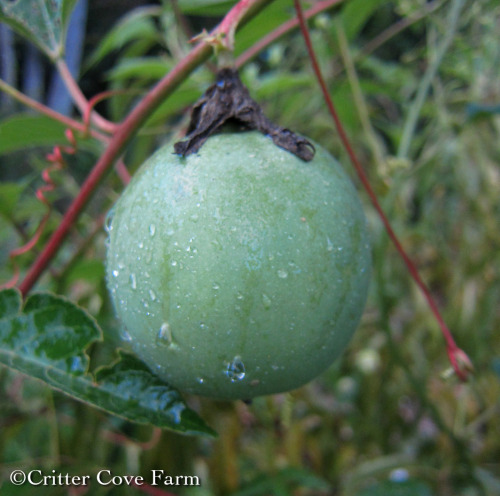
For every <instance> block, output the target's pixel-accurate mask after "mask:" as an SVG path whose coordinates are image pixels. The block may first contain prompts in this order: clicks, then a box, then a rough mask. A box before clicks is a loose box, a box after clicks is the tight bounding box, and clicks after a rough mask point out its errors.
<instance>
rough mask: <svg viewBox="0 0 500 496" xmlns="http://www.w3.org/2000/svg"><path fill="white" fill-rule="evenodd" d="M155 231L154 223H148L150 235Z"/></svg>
mask: <svg viewBox="0 0 500 496" xmlns="http://www.w3.org/2000/svg"><path fill="white" fill-rule="evenodd" d="M155 233H156V226H155V225H154V224H150V225H149V234H150V236H154V235H155Z"/></svg>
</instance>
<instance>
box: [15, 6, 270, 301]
mask: <svg viewBox="0 0 500 496" xmlns="http://www.w3.org/2000/svg"><path fill="white" fill-rule="evenodd" d="M271 1H272V0H241V1H240V2H238V4H236V5H235V6H234V7H233V8H232V9H231V10H230V11H229V13H228V14H227V16H226V18H225V19H224V21H223V25H222V28H220V27H219V28H216V30H215V31H214V34H215V33H222V32H224V31H227V30H229V29H232V27H231V26H233V25H239V26H241V25H242V24H243V23H244V22H246V21H247V20H250V18H251V17H253V16H254V15H256V14H257V13H258V12H259V11H260V10H262V9H263V8H264V7H265V6H266V5H268V4H269V3H271ZM227 18H229V19H227ZM211 53H212V49H211V47H210V46H209V45H207V44H206V43H199V44H198V45H196V47H195V48H193V50H192V51H191V52H190V53H189V54H188V55H187V56H186V57H185V58H184V59H183V60H181V61H180V62H179V64H177V66H176V67H175V68H174V69H173V70H172V71H171V72H169V73H168V74H167V75H166V76H165V77H164V78H163V79H162V80H160V81H159V82H158V83H157V84H156V86H154V87H153V88H152V89H151V91H149V92H148V93H147V94H146V95H145V97H144V98H143V99H142V100H141V101H140V102H139V103H138V104H137V106H136V107H135V108H134V109H133V110H132V111H131V112H130V114H129V115H128V116H127V117H126V118H125V120H124V121H123V122H122V123H121V124H118V125H117V127H116V130H115V133H114V135H113V137H112V138H111V140H110V142H109V145H108V147H107V148H106V150H105V151H104V153H103V154H102V155H101V157H100V158H99V160H98V161H97V163H96V164H95V165H94V167H93V169H92V171H91V172H90V174H89V175H88V176H87V179H86V180H85V182H84V183H83V185H82V187H81V189H80V191H79V193H78V195H77V196H76V198H75V199H74V200H73V203H72V204H71V205H70V207H69V209H68V210H67V212H66V214H65V215H64V217H63V219H62V221H61V223H60V224H59V226H58V228H57V229H56V230H55V231H54V233H53V234H52V236H51V237H50V239H49V240H48V242H47V244H46V245H45V246H44V249H43V250H42V252H41V253H40V255H39V256H38V257H37V258H36V260H35V262H34V263H33V265H32V266H31V267H30V268H29V269H28V272H27V274H26V276H25V278H24V280H23V281H22V282H21V284H20V286H19V289H20V291H21V293H22V294H23V295H26V294H27V293H28V292H29V291H30V289H31V288H32V287H33V286H34V284H35V283H36V282H37V281H38V279H39V277H40V276H41V275H42V274H43V272H44V271H45V269H46V268H47V266H48V264H49V263H50V261H51V260H52V258H54V256H55V255H56V253H57V252H58V250H59V248H60V246H61V244H62V242H63V241H64V239H65V238H66V236H67V235H68V233H69V231H70V229H71V227H72V226H73V225H74V223H75V221H76V219H77V218H78V216H79V215H80V213H81V211H82V210H83V208H84V207H85V205H86V204H87V202H88V201H89V199H90V197H91V196H92V194H93V193H94V191H95V189H96V188H97V186H98V184H99V183H100V182H101V180H102V178H103V177H104V175H105V174H106V173H107V172H108V171H109V170H110V168H111V167H112V165H113V162H114V161H115V160H116V159H117V158H118V156H119V155H120V153H121V152H122V150H123V149H124V148H125V145H126V144H127V142H128V141H129V140H130V138H131V137H132V136H133V135H134V134H135V133H136V132H137V130H138V129H139V127H140V126H141V125H142V124H143V123H144V122H145V121H146V119H147V118H148V117H149V116H150V115H151V114H152V113H153V112H154V110H155V109H156V108H157V107H158V105H159V103H160V102H162V101H163V100H164V99H165V98H166V97H167V96H169V95H170V94H171V93H172V92H173V91H174V90H175V89H176V88H177V87H178V86H179V85H180V84H181V83H182V82H183V81H184V80H185V79H186V77H187V76H188V75H189V74H191V73H192V72H193V71H194V70H195V69H196V68H197V67H198V66H200V65H201V64H202V63H203V62H204V61H205V60H207V59H208V58H209V57H210V55H211Z"/></svg>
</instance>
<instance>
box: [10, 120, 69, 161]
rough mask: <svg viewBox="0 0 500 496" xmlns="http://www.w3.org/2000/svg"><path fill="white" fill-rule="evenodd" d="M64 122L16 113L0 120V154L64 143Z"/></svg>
mask: <svg viewBox="0 0 500 496" xmlns="http://www.w3.org/2000/svg"><path fill="white" fill-rule="evenodd" d="M65 129H66V127H65V126H64V124H62V123H60V122H58V121H55V120H54V119H50V118H49V117H45V116H39V115H28V114H17V115H14V116H12V117H9V118H7V119H5V120H3V121H0V155H1V154H4V153H11V152H15V151H18V150H26V149H28V148H30V147H34V146H45V145H53V144H56V143H64V142H65V140H66V138H65V137H64V130H65Z"/></svg>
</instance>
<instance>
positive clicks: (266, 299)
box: [262, 293, 272, 309]
mask: <svg viewBox="0 0 500 496" xmlns="http://www.w3.org/2000/svg"><path fill="white" fill-rule="evenodd" d="M262 304H263V305H264V308H266V309H267V308H270V307H271V304H272V301H271V298H269V296H267V295H266V294H265V293H263V294H262Z"/></svg>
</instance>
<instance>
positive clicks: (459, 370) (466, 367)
mask: <svg viewBox="0 0 500 496" xmlns="http://www.w3.org/2000/svg"><path fill="white" fill-rule="evenodd" d="M294 3H295V10H296V12H297V17H298V19H299V24H300V29H301V31H302V34H303V36H304V41H305V43H306V47H307V51H308V53H309V57H310V59H311V64H312V66H313V70H314V73H315V75H316V78H317V79H318V82H319V85H320V87H321V91H322V93H323V97H324V99H325V102H326V104H327V106H328V109H329V111H330V114H331V116H332V118H333V120H334V122H335V127H336V128H337V132H338V133H339V137H340V140H341V142H342V144H343V146H344V148H345V149H346V151H347V153H348V155H349V158H350V160H351V162H352V164H353V166H354V169H355V170H356V173H357V174H358V177H359V179H360V181H361V183H362V184H363V187H364V188H365V190H366V192H367V193H368V196H369V197H370V200H371V202H372V204H373V206H374V207H375V210H376V211H377V213H378V215H379V217H380V219H381V220H382V222H383V224H384V227H385V229H386V231H387V234H388V235H389V237H390V239H391V241H392V242H393V244H394V246H395V247H396V249H397V251H398V252H399V254H400V256H401V258H402V259H403V261H404V262H405V264H406V266H407V268H408V271H409V272H410V275H411V277H412V278H413V280H414V281H415V282H416V284H417V286H418V287H419V288H420V290H421V291H422V293H423V295H424V297H425V299H426V300H427V303H428V305H429V307H430V309H431V311H432V313H433V314H434V317H435V318H436V320H437V322H438V324H439V327H440V329H441V332H442V334H443V337H444V339H445V341H446V347H447V352H448V356H449V359H450V362H451V365H452V367H453V369H454V371H455V373H456V374H457V376H458V377H459V378H460V379H461V380H462V381H465V380H467V377H468V375H469V373H470V372H471V371H472V370H473V366H472V362H471V361H470V359H469V357H468V356H467V354H466V353H465V352H464V351H463V350H461V349H460V348H459V347H458V346H457V344H456V343H455V340H454V339H453V336H452V334H451V331H450V330H449V329H448V327H447V325H446V324H445V322H444V320H443V318H442V316H441V313H440V312H439V308H438V306H437V304H436V302H435V301H434V298H433V297H432V295H431V293H430V291H429V289H428V288H427V286H426V284H425V283H424V281H423V280H422V278H421V277H420V274H419V272H418V269H417V267H416V266H415V264H414V263H413V262H412V260H411V259H410V257H409V256H408V255H407V253H406V251H405V249H404V248H403V245H402V244H401V242H400V241H399V239H398V237H397V236H396V233H395V232H394V231H393V229H392V226H391V224H390V222H389V220H388V219H387V217H386V216H385V213H384V211H383V209H382V207H381V205H380V203H379V201H378V199H377V196H376V194H375V191H374V190H373V188H372V187H371V184H370V182H369V180H368V176H367V175H366V173H365V171H364V170H363V167H362V166H361V164H360V162H359V160H358V157H357V156H356V154H355V152H354V150H353V148H352V146H351V144H350V141H349V138H348V137H347V134H346V132H345V130H344V127H343V126H342V123H341V121H340V118H339V116H338V114H337V111H336V109H335V106H334V104H333V100H332V99H331V97H330V93H329V91H328V88H327V86H326V83H325V80H324V78H323V75H322V73H321V69H320V67H319V64H318V61H317V58H316V54H315V52H314V48H313V46H312V42H311V37H310V35H309V30H308V28H307V23H306V20H305V18H304V14H303V11H302V6H301V3H300V0H294Z"/></svg>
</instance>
